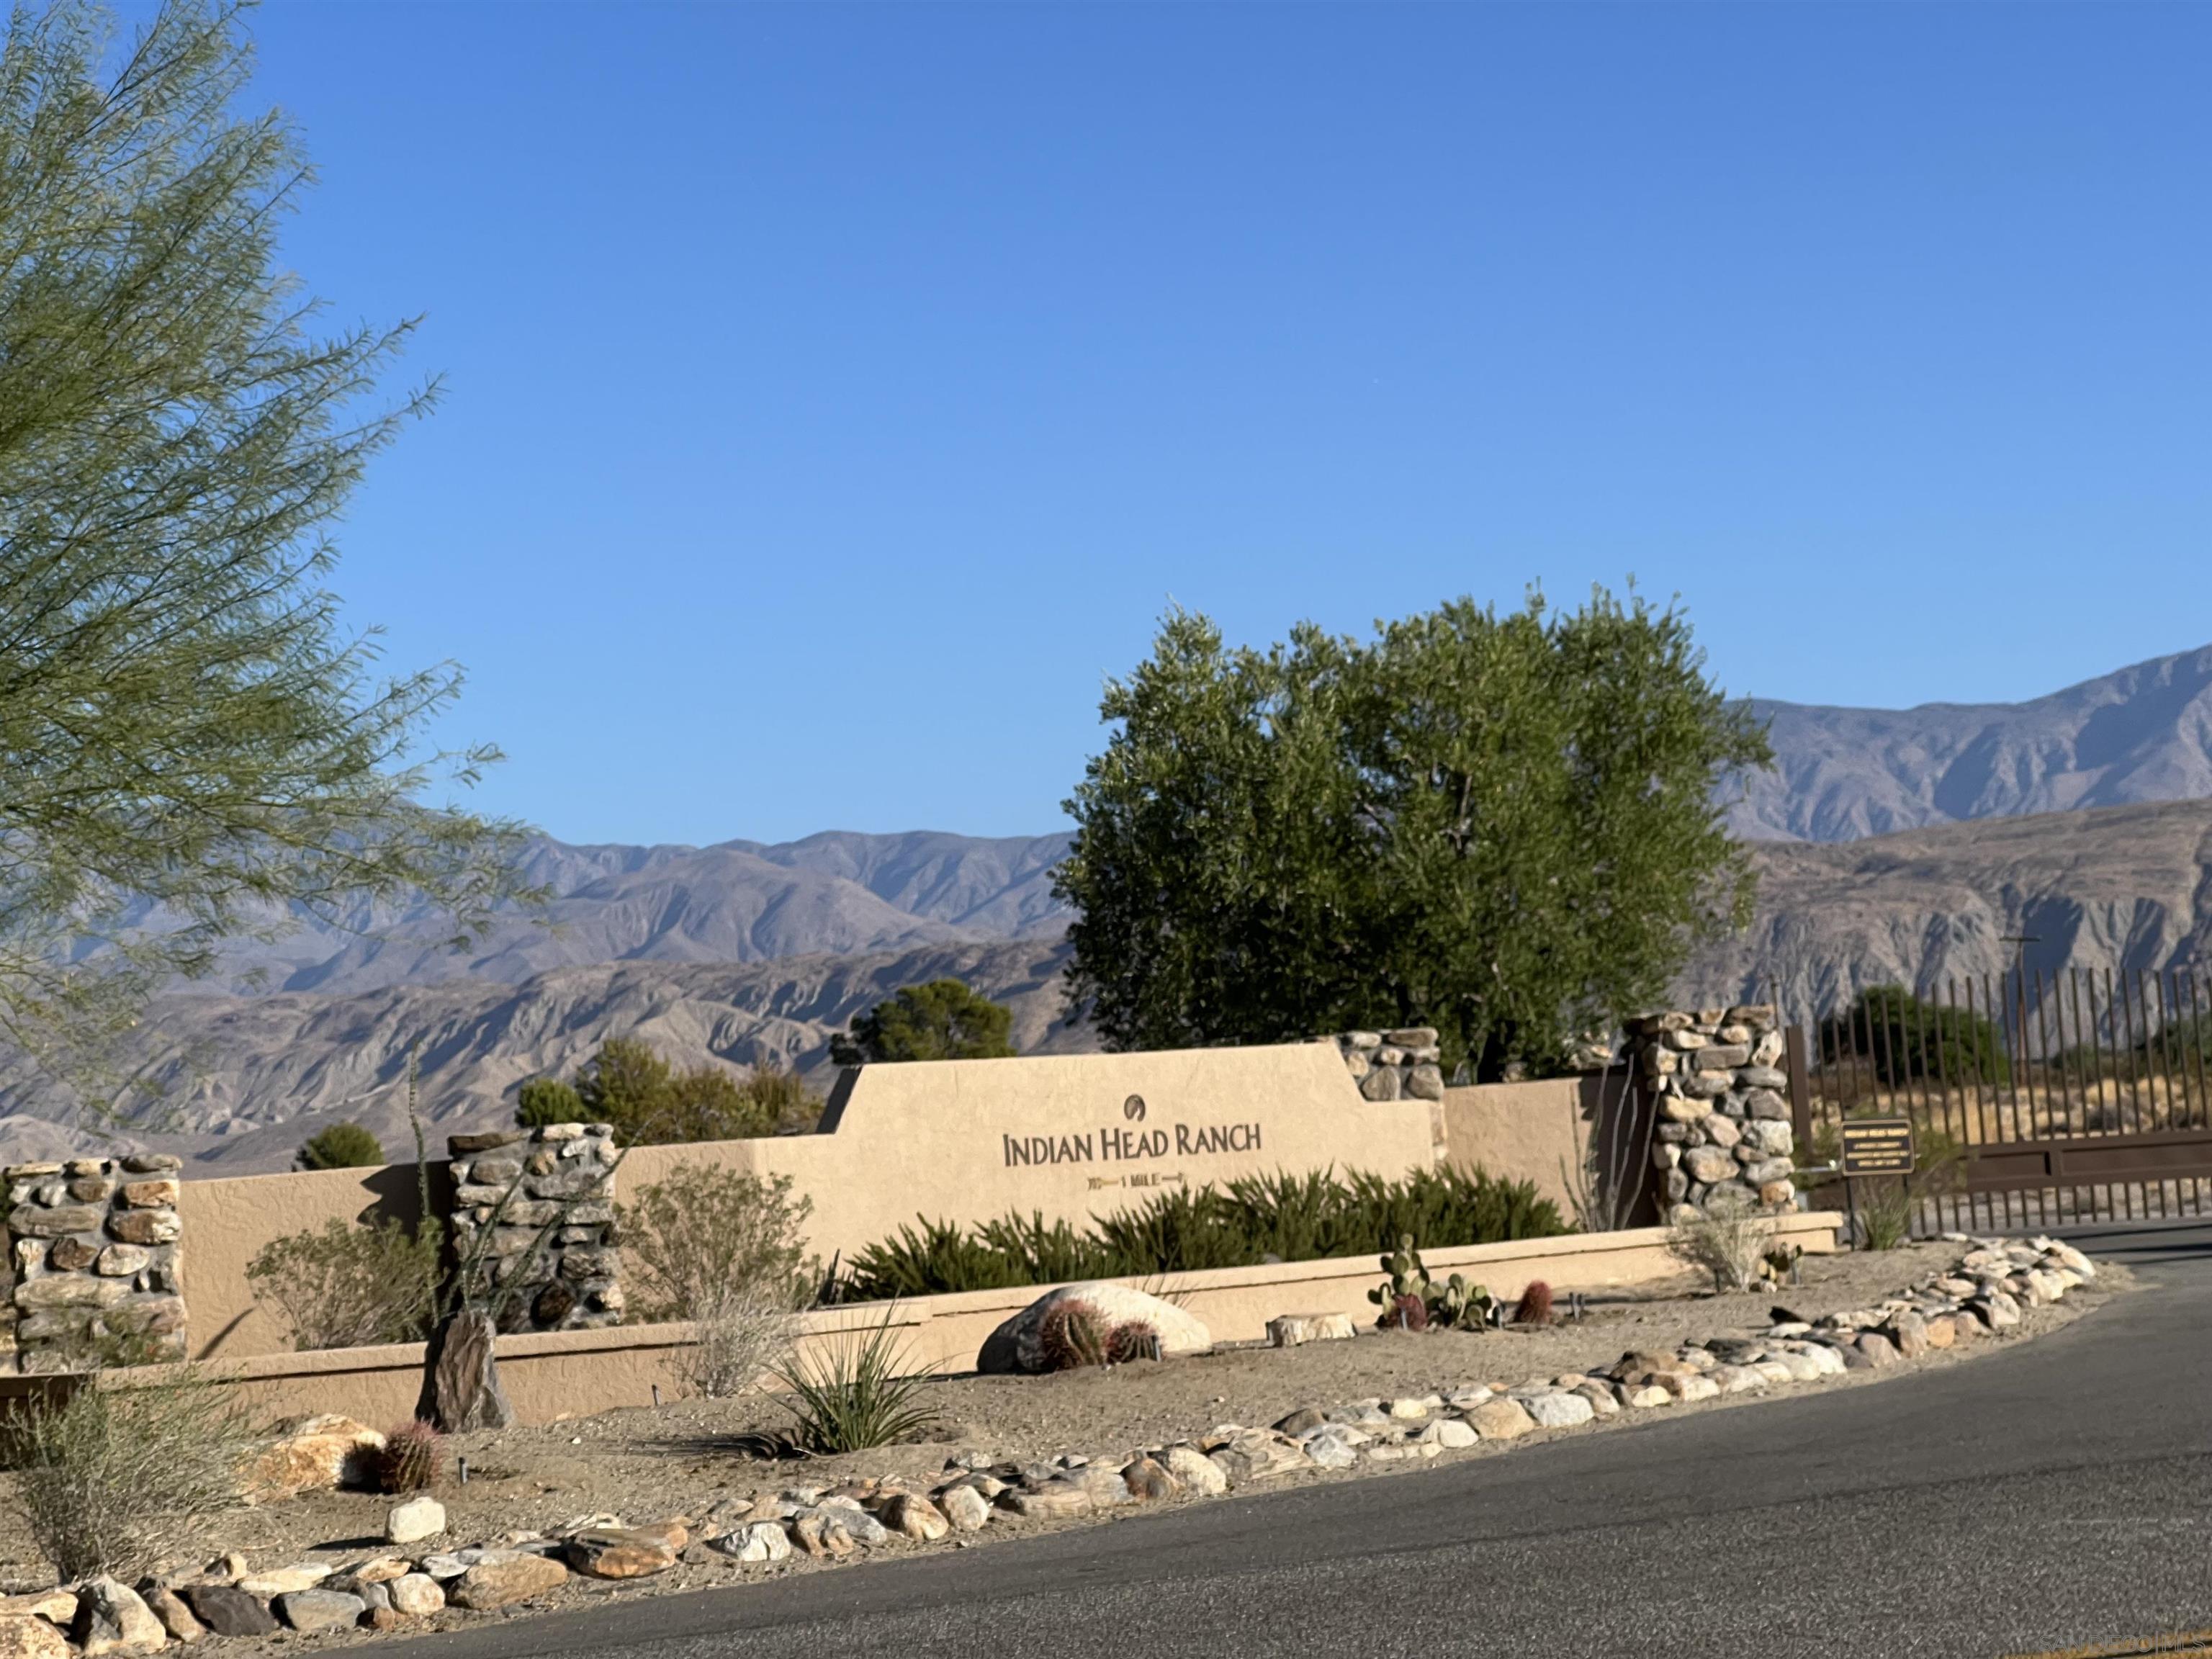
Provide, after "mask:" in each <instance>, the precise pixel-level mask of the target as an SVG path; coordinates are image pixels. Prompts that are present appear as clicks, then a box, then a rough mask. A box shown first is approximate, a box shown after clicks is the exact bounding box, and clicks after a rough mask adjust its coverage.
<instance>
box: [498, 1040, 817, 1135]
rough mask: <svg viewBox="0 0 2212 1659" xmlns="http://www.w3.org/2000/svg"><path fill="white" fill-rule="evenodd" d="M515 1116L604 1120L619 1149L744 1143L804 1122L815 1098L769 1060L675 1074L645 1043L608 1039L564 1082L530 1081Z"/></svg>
mask: <svg viewBox="0 0 2212 1659" xmlns="http://www.w3.org/2000/svg"><path fill="white" fill-rule="evenodd" d="M821 1115H822V1102H821V1100H820V1099H819V1098H818V1097H817V1096H816V1095H815V1094H814V1093H813V1092H812V1091H810V1090H809V1089H808V1088H807V1087H806V1085H805V1084H804V1083H802V1082H800V1081H799V1079H798V1078H797V1077H796V1076H794V1075H793V1073H789V1072H787V1071H785V1070H783V1069H782V1068H781V1067H779V1066H775V1065H773V1064H771V1063H769V1062H767V1061H763V1062H762V1063H761V1064H759V1065H757V1066H755V1067H754V1068H753V1073H752V1075H751V1076H750V1077H746V1078H737V1077H732V1076H731V1075H730V1073H727V1072H726V1071H724V1070H722V1069H721V1068H720V1066H699V1067H697V1068H696V1070H693V1071H689V1072H679V1071H678V1070H677V1069H676V1068H675V1067H674V1066H671V1065H670V1064H669V1062H668V1061H667V1060H665V1059H664V1058H663V1057H662V1056H661V1055H660V1054H658V1053H656V1052H655V1051H654V1049H653V1046H652V1045H651V1044H650V1043H646V1042H639V1041H638V1040H637V1039H636V1038H635V1037H610V1038H608V1039H607V1040H606V1041H605V1042H603V1043H601V1044H600V1045H599V1052H598V1053H597V1054H593V1055H592V1059H591V1060H590V1061H589V1063H588V1064H586V1066H584V1068H583V1069H582V1070H581V1071H580V1072H578V1073H576V1076H575V1079H574V1081H573V1082H571V1083H562V1082H561V1081H560V1080H558V1079H554V1078H543V1077H541V1078H532V1079H530V1080H529V1081H528V1082H526V1083H525V1084H524V1085H522V1087H521V1088H520V1090H519V1091H516V1096H515V1121H516V1122H518V1123H519V1124H520V1125H521V1126H522V1127H525V1128H538V1127H544V1125H546V1124H549V1123H608V1124H612V1125H613V1126H614V1131H615V1139H616V1140H617V1142H619V1143H620V1144H621V1145H623V1146H673V1145H677V1144H679V1143H684V1142H690V1141H700V1140H750V1139H755V1138H757V1137H758V1136H762V1135H772V1134H775V1133H777V1132H778V1131H780V1130H786V1129H797V1128H805V1127H811V1125H812V1124H813V1122H814V1121H815V1120H816V1119H817V1118H819V1117H820V1116H821Z"/></svg>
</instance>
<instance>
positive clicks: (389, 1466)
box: [376, 1417, 446, 1494]
mask: <svg viewBox="0 0 2212 1659" xmlns="http://www.w3.org/2000/svg"><path fill="white" fill-rule="evenodd" d="M445 1474H446V1439H445V1437H444V1436H443V1435H441V1434H440V1433H439V1432H438V1431H437V1429H436V1427H435V1425H431V1424H428V1423H425V1422H424V1421H423V1420H422V1419H421V1418H419V1417H418V1418H416V1419H415V1420H414V1421H413V1422H411V1423H402V1424H401V1425H399V1426H398V1428H396V1429H394V1430H392V1432H391V1433H390V1434H387V1435H386V1436H385V1437H384V1449H383V1450H382V1451H380V1452H379V1453H378V1454H377V1456H376V1484H377V1486H378V1487H379V1489H380V1490H381V1491H384V1492H392V1493H394V1494H398V1493H402V1492H428V1491H430V1490H431V1489H432V1488H434V1487H435V1486H437V1484H438V1482H439V1481H440V1480H443V1479H444V1478H445Z"/></svg>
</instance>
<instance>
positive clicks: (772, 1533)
mask: <svg viewBox="0 0 2212 1659" xmlns="http://www.w3.org/2000/svg"><path fill="white" fill-rule="evenodd" d="M708 1548H710V1549H715V1550H719V1551H720V1552H721V1553H723V1554H724V1555H726V1556H728V1557H729V1558H730V1559H732V1560H733V1561H744V1562H746V1563H749V1564H750V1563H753V1562H758V1561H781V1560H785V1559H787V1558H788V1557H789V1556H790V1554H791V1534H789V1533H787V1532H786V1531H785V1530H784V1529H783V1523H782V1522H780V1521H756V1522H753V1523H752V1524H751V1525H750V1526H744V1527H739V1528H738V1529H737V1530H736V1531H735V1532H732V1533H729V1534H726V1535H725V1536H723V1537H720V1538H714V1539H709V1540H708Z"/></svg>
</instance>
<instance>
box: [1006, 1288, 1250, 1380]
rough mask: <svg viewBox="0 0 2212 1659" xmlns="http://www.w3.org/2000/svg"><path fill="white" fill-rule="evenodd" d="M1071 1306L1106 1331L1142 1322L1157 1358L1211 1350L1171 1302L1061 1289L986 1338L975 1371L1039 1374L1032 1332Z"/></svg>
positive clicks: (1111, 1291)
mask: <svg viewBox="0 0 2212 1659" xmlns="http://www.w3.org/2000/svg"><path fill="white" fill-rule="evenodd" d="M1071 1302H1080V1303H1083V1304H1086V1305H1088V1306H1089V1307H1091V1308H1092V1309H1095V1310H1097V1314H1098V1316H1099V1318H1100V1319H1101V1320H1102V1321H1103V1322H1104V1323H1105V1324H1106V1325H1107V1326H1109V1327H1112V1326H1115V1325H1120V1324H1124V1323H1127V1322H1129V1321H1132V1320H1142V1321H1143V1322H1145V1323H1146V1324H1148V1325H1150V1326H1151V1327H1152V1328H1153V1329H1154V1330H1155V1331H1157V1332H1158V1333H1159V1338H1160V1352H1161V1354H1162V1355H1163V1356H1164V1357H1170V1356H1173V1355H1176V1354H1190V1353H1204V1352H1206V1350H1207V1349H1209V1348H1211V1347H1212V1346H1213V1335H1212V1333H1211V1332H1210V1331H1208V1330H1207V1329H1206V1327H1205V1325H1204V1324H1203V1323H1202V1322H1200V1321H1199V1320H1198V1319H1196V1318H1194V1317H1193V1316H1191V1315H1189V1314H1188V1313H1185V1312H1184V1311H1183V1310H1182V1309H1181V1308H1178V1307H1176V1305H1175V1304H1174V1303H1172V1302H1163V1301H1161V1300H1160V1298H1159V1297H1156V1296H1146V1294H1145V1293H1144V1292H1143V1291H1133V1290H1131V1289H1130V1288H1129V1287H1128V1286H1127V1285H1108V1284H1103V1283H1093V1284H1087V1285H1061V1286H1060V1288H1059V1289H1058V1290H1056V1291H1046V1292H1045V1293H1044V1294H1043V1295H1042V1296H1041V1297H1038V1298H1037V1299H1036V1301H1034V1302H1032V1303H1030V1305H1029V1306H1028V1307H1026V1308H1024V1309H1023V1310H1021V1311H1020V1312H1019V1313H1018V1314H1016V1315H1015V1316H1013V1317H1012V1319H1009V1320H1008V1321H1007V1322H1006V1323H1005V1324H1003V1325H1001V1326H1000V1327H999V1328H998V1329H997V1330H995V1331H993V1332H992V1333H991V1334H990V1335H989V1336H987V1337H986V1338H985V1339H984V1340H983V1347H982V1352H981V1353H979V1354H977V1355H976V1357H975V1368H976V1370H981V1371H996V1372H1005V1371H1021V1372H1036V1371H1041V1370H1044V1369H1045V1364H1044V1357H1043V1355H1042V1352H1040V1350H1039V1348H1038V1346H1037V1330H1038V1328H1039V1327H1040V1326H1041V1325H1042V1323H1043V1322H1044V1316H1046V1315H1047V1314H1048V1313H1049V1312H1051V1311H1052V1310H1054V1308H1056V1307H1060V1306H1062V1305H1064V1304H1067V1303H1071Z"/></svg>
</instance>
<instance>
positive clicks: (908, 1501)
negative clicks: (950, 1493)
mask: <svg viewBox="0 0 2212 1659" xmlns="http://www.w3.org/2000/svg"><path fill="white" fill-rule="evenodd" d="M881 1518H882V1521H883V1523H884V1526H885V1527H886V1528H889V1529H890V1531H892V1532H895V1533H896V1534H899V1535H900V1536H901V1537H902V1538H911V1539H914V1540H915V1541H917V1542H920V1543H924V1544H933V1543H935V1542H936V1541H938V1540H939V1539H940V1538H942V1537H944V1536H945V1534H946V1533H948V1532H951V1530H952V1523H951V1522H950V1521H947V1520H946V1519H945V1511H944V1510H940V1509H939V1508H938V1507H937V1505H936V1504H933V1503H931V1502H930V1501H929V1500H928V1499H927V1498H924V1497H922V1496H921V1494H919V1493H918V1492H900V1493H898V1494H897V1495H896V1496H895V1497H894V1498H892V1499H891V1501H890V1503H888V1504H884V1512H883V1516H882V1517H881Z"/></svg>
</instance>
